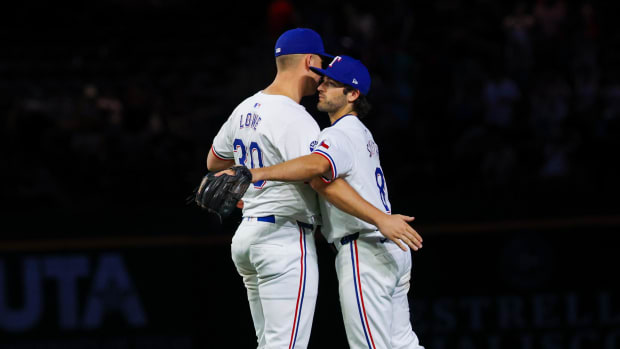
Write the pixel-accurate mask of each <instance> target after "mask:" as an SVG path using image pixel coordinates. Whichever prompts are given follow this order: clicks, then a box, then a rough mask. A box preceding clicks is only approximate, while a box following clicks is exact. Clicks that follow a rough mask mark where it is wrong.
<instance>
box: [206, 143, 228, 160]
mask: <svg viewBox="0 0 620 349" xmlns="http://www.w3.org/2000/svg"><path fill="white" fill-rule="evenodd" d="M211 152H212V153H213V155H215V157H216V158H218V159H220V160H232V159H233V158H226V157H225V156H222V155H221V154H218V153H217V152H216V151H215V148H213V146H211Z"/></svg>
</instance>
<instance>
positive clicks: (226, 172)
mask: <svg viewBox="0 0 620 349" xmlns="http://www.w3.org/2000/svg"><path fill="white" fill-rule="evenodd" d="M223 174H227V175H229V176H234V175H235V171H233V170H231V169H229V168H228V169H226V170H222V171H220V172H218V173H216V174H215V177H219V176H221V175H223Z"/></svg>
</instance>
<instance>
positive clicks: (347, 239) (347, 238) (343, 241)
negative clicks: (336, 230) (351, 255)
mask: <svg viewBox="0 0 620 349" xmlns="http://www.w3.org/2000/svg"><path fill="white" fill-rule="evenodd" d="M359 237H360V233H359V232H357V233H354V234H351V235H347V236H345V237H343V238H342V239H340V244H341V245H346V244H348V243H349V242H351V241H355V240H357V238H359Z"/></svg>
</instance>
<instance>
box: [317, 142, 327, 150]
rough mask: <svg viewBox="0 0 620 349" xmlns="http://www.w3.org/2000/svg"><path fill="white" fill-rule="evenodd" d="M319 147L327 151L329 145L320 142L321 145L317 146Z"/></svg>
mask: <svg viewBox="0 0 620 349" xmlns="http://www.w3.org/2000/svg"><path fill="white" fill-rule="evenodd" d="M319 147H323V148H325V149H329V145H327V143H325V141H323V142H321V144H319Z"/></svg>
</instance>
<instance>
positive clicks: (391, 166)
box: [0, 0, 620, 349]
mask: <svg viewBox="0 0 620 349" xmlns="http://www.w3.org/2000/svg"><path fill="white" fill-rule="evenodd" d="M617 13H618V8H617V6H615V5H614V4H613V2H607V1H594V0H593V1H585V0H584V1H561V0H540V1H538V0H530V1H521V2H518V1H505V2H496V1H483V0H478V1H464V0H440V1H411V2H409V1H398V0H390V1H381V2H372V3H365V2H353V1H351V2H345V1H312V2H302V1H292V0H290V1H286V0H281V1H273V2H270V1H251V2H223V3H217V4H216V3H213V2H208V1H202V2H201V1H190V0H181V1H173V0H125V1H120V0H117V1H112V0H110V1H101V0H92V1H87V2H62V1H61V2H43V1H34V0H24V1H9V2H5V3H3V4H2V5H0V115H1V120H2V122H0V131H1V137H0V142H1V145H2V152H1V153H0V154H2V156H0V163H1V168H2V171H0V186H1V192H2V201H1V203H2V207H1V211H0V212H1V216H0V219H1V222H0V231H1V232H2V233H1V235H0V348H16V349H17V348H20V349H21V348H221V347H223V348H242V347H243V348H250V347H253V346H254V345H255V339H254V335H253V328H252V323H251V318H250V315H249V310H248V308H247V301H246V298H245V290H244V288H243V285H242V283H241V279H240V278H239V277H238V275H237V274H236V271H235V269H234V266H233V264H232V261H231V260H230V255H229V253H230V250H229V242H230V238H231V236H232V233H233V232H234V229H235V227H236V225H237V224H238V222H239V217H240V212H237V213H236V215H235V216H233V217H232V218H230V219H228V220H226V221H225V222H223V223H220V222H219V221H218V220H217V218H216V217H214V216H212V215H209V214H207V213H206V212H204V211H201V210H199V209H198V208H197V207H195V206H192V205H187V204H186V203H185V199H186V197H187V196H188V195H189V194H190V193H191V191H192V190H193V188H194V187H195V186H196V185H197V183H198V182H199V181H200V179H201V177H202V176H203V175H204V173H205V172H206V168H205V158H206V155H207V152H208V150H209V147H210V145H211V141H212V139H213V137H214V136H215V134H216V132H217V130H218V129H219V127H220V125H221V124H222V122H223V121H224V120H225V119H226V118H227V116H228V115H229V113H230V112H231V111H232V109H233V108H234V107H235V106H236V105H237V103H239V102H240V101H241V100H242V99H243V98H245V97H247V96H249V95H250V94H253V93H255V92H256V91H258V90H260V89H262V88H264V87H265V86H266V85H267V84H268V83H270V82H271V79H272V78H273V76H274V73H275V64H274V59H273V46H274V43H275V40H276V39H277V37H278V36H279V34H280V33H282V32H283V31H284V30H286V29H290V28H294V27H310V28H313V29H315V30H316V31H318V32H319V33H320V34H321V35H322V36H323V38H324V41H325V46H326V49H327V51H328V52H330V53H335V54H339V53H343V54H348V55H351V56H354V57H356V58H359V59H361V60H362V61H363V62H364V63H365V64H366V65H367V66H368V67H369V70H370V72H371V75H372V88H371V93H370V95H369V98H370V101H371V104H372V105H373V110H372V112H371V114H370V115H369V117H368V118H367V119H365V120H364V122H365V123H366V124H367V126H368V127H369V128H370V129H371V131H372V132H373V134H374V137H375V140H376V141H377V143H378V144H379V147H380V151H381V153H380V154H381V160H382V166H383V168H384V170H385V173H386V179H387V183H388V185H389V190H390V200H391V202H392V209H393V212H396V213H403V214H408V215H413V216H415V217H416V220H415V222H414V223H413V225H414V227H415V228H416V229H417V230H418V232H420V233H421V234H422V235H423V237H424V239H425V240H424V248H423V249H422V250H421V251H420V252H416V253H415V254H414V269H413V278H412V290H411V292H410V300H411V311H412V322H413V326H414V329H415V330H416V332H417V333H418V335H419V337H420V338H421V342H422V344H423V345H425V346H426V348H438V349H441V348H456V349H465V348H467V349H469V348H494V349H497V348H502V349H507V348H520V349H521V348H527V349H533V348H546V349H554V348H558V349H559V348H575V349H576V348H603V349H611V348H620V330H619V328H620V295H619V293H618V290H619V288H618V287H617V286H616V281H617V279H618V275H619V273H618V265H619V263H618V258H617V255H618V243H619V242H620V238H619V237H618V233H619V228H620V204H619V201H618V195H619V194H620V190H619V189H620V185H619V184H618V177H619V174H620V173H619V171H618V167H619V166H618V162H619V160H618V158H619V157H618V149H619V148H620V147H619V143H620V127H619V126H620V74H619V73H620V70H619V67H620V66H619V65H618V61H619V59H620V30H619V29H620V27H619V26H618V25H617V22H618V20H617V18H616V17H617ZM315 103H316V100H315V97H307V98H306V99H304V100H303V102H302V104H304V106H306V108H307V109H308V110H309V111H310V112H311V113H312V114H313V115H314V116H315V117H316V119H317V121H318V122H319V125H321V127H325V126H328V125H327V116H326V115H322V114H321V113H319V112H318V111H317V110H316V108H315ZM318 239H319V240H318V247H319V258H320V273H321V281H320V285H319V300H318V303H317V310H316V314H315V321H314V328H313V336H312V339H311V342H310V347H311V348H342V347H346V339H345V334H344V328H343V326H342V320H341V318H340V310H339V305H338V299H337V289H336V281H335V273H334V270H333V254H332V253H331V250H330V249H329V247H328V246H327V244H326V243H325V241H324V240H322V239H321V238H320V237H318Z"/></svg>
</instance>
